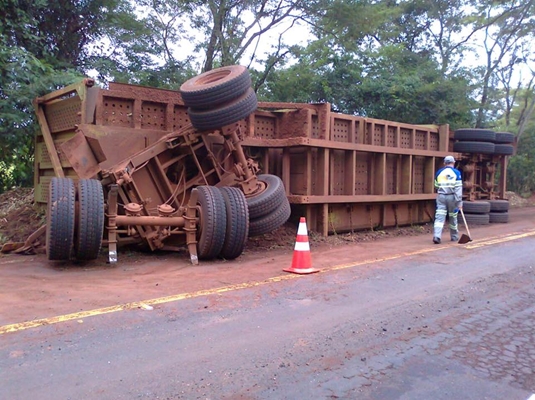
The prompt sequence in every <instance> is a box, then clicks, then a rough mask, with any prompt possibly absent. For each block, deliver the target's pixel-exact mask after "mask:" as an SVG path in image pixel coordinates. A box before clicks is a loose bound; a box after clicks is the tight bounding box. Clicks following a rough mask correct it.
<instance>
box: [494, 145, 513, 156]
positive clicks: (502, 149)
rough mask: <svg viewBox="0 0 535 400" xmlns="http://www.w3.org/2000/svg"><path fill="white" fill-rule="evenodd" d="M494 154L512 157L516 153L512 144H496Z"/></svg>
mask: <svg viewBox="0 0 535 400" xmlns="http://www.w3.org/2000/svg"><path fill="white" fill-rule="evenodd" d="M494 146H495V147H494V154H500V155H505V156H511V155H513V153H514V152H515V148H514V147H513V145H511V144H495V145H494Z"/></svg>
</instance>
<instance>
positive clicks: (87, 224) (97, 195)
mask: <svg viewBox="0 0 535 400" xmlns="http://www.w3.org/2000/svg"><path fill="white" fill-rule="evenodd" d="M77 216H78V218H77V221H78V225H77V229H76V238H75V241H74V249H75V257H76V259H77V260H94V259H96V258H97V257H98V255H99V253H100V247H101V246H102V235H103V233H104V191H103V189H102V183H100V181H98V180H95V179H80V180H79V181H78V212H77Z"/></svg>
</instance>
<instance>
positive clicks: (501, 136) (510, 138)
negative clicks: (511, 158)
mask: <svg viewBox="0 0 535 400" xmlns="http://www.w3.org/2000/svg"><path fill="white" fill-rule="evenodd" d="M514 141H515V135H514V134H512V133H509V132H496V139H495V140H494V143H499V144H509V143H513V142H514Z"/></svg>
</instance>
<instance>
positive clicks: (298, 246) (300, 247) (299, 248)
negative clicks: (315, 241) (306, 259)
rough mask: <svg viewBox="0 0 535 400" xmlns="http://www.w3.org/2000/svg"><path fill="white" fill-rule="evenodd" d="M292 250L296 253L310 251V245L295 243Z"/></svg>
mask: <svg viewBox="0 0 535 400" xmlns="http://www.w3.org/2000/svg"><path fill="white" fill-rule="evenodd" d="M294 250H297V251H310V244H309V243H308V241H306V242H295V247H294Z"/></svg>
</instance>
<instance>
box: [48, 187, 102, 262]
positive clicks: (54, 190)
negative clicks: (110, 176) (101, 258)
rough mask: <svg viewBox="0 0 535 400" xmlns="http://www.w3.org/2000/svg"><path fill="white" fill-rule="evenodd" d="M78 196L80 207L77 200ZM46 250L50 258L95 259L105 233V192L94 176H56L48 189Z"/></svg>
mask: <svg viewBox="0 0 535 400" xmlns="http://www.w3.org/2000/svg"><path fill="white" fill-rule="evenodd" d="M77 199H78V207H76V200H77ZM47 217H48V221H47V226H46V253H47V257H48V259H49V260H57V261H62V260H69V259H70V258H71V257H72V256H74V258H76V259H77V260H81V261H86V260H94V259H96V258H97V257H98V255H99V253H100V248H101V245H102V236H103V232H104V191H103V189H102V184H101V183H100V181H98V180H94V179H80V180H79V181H78V185H77V186H76V185H75V184H74V181H73V180H72V179H70V178H52V180H51V181H50V186H49V192H48V209H47Z"/></svg>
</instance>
